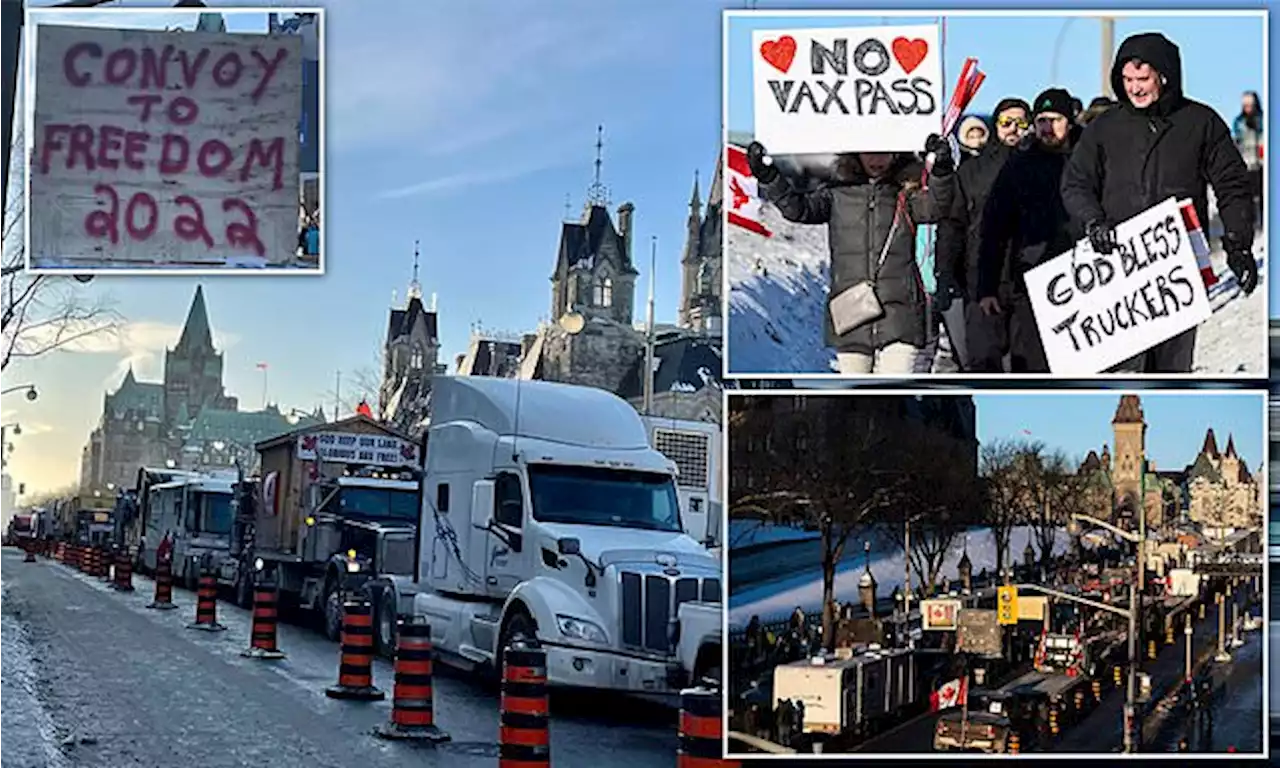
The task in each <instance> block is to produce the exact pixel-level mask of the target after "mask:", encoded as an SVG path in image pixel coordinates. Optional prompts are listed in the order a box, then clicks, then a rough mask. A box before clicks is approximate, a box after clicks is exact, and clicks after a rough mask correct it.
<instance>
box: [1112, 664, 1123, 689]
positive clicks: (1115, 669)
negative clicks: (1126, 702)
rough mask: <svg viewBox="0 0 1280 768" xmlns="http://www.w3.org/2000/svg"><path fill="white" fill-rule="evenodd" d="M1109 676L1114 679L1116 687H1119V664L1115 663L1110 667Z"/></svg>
mask: <svg viewBox="0 0 1280 768" xmlns="http://www.w3.org/2000/svg"><path fill="white" fill-rule="evenodd" d="M1111 677H1112V679H1114V680H1115V683H1116V687H1117V688H1119V687H1120V681H1121V678H1122V675H1121V673H1120V665H1119V664H1117V665H1115V666H1114V667H1112V668H1111Z"/></svg>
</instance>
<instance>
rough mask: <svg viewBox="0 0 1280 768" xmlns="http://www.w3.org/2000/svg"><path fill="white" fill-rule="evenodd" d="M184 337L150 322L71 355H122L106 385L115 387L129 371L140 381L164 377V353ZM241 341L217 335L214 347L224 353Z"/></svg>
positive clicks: (129, 325)
mask: <svg viewBox="0 0 1280 768" xmlns="http://www.w3.org/2000/svg"><path fill="white" fill-rule="evenodd" d="M181 336H182V326H181V325H173V324H170V323H155V322H150V321H143V322H135V323H127V324H125V325H124V326H123V327H122V328H120V330H119V331H118V332H116V333H112V334H103V335H100V336H94V337H91V338H90V339H87V340H86V342H87V343H85V344H81V345H76V346H75V347H74V348H69V349H68V351H71V352H80V353H85V354H100V355H101V354H106V355H121V357H120V358H119V360H118V361H117V362H116V367H115V370H114V371H113V372H112V373H111V374H110V375H109V376H108V377H107V380H106V381H105V382H104V383H105V384H107V385H108V386H111V387H114V386H115V385H117V384H119V382H120V379H121V378H123V377H124V375H125V373H127V372H128V371H129V369H130V368H132V369H133V372H134V375H135V376H138V377H139V378H141V379H149V378H150V379H158V378H159V377H160V376H161V375H162V374H163V372H164V371H163V368H164V365H163V363H164V353H165V350H168V349H170V348H172V347H173V346H174V345H175V344H177V343H178V338H179V337H181ZM239 341H240V337H239V336H237V335H236V334H233V333H220V332H218V331H214V333H213V345H214V347H215V348H217V349H218V350H219V351H223V352H225V351H226V350H227V349H228V348H230V347H233V346H235V345H236V343H238V342H239Z"/></svg>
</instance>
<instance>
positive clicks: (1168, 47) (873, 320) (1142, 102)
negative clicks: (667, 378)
mask: <svg viewBox="0 0 1280 768" xmlns="http://www.w3.org/2000/svg"><path fill="white" fill-rule="evenodd" d="M1110 84H1111V87H1112V90H1113V91H1114V93H1115V94H1116V98H1115V99H1112V98H1109V97H1106V96H1100V97H1098V98H1095V99H1093V100H1092V101H1091V102H1090V103H1089V105H1088V106H1087V107H1086V106H1085V105H1084V104H1083V103H1082V102H1081V101H1080V100H1079V99H1078V98H1076V97H1074V96H1073V95H1072V94H1070V93H1068V92H1067V91H1066V90H1064V89H1061V88H1049V89H1047V90H1045V91H1043V92H1042V93H1040V94H1039V95H1038V96H1036V98H1035V100H1034V101H1033V102H1030V103H1028V102H1027V101H1025V100H1023V99H1021V98H1015V97H1010V98H1004V99H1001V100H1000V101H999V102H998V103H997V104H996V107H995V110H994V112H993V113H992V115H991V118H990V121H989V122H988V121H986V120H983V119H982V118H978V117H973V116H970V117H967V118H965V119H963V120H961V121H960V123H959V125H958V127H957V129H956V132H955V136H954V140H955V143H956V144H957V145H958V147H959V152H956V153H953V152H952V151H951V141H949V140H948V139H947V138H944V137H940V136H936V135H935V136H931V137H930V139H929V141H928V142H927V144H926V146H925V147H924V148H923V149H924V152H923V153H921V154H919V155H917V154H913V153H897V154H894V153H870V152H864V153H857V154H854V155H848V156H845V157H843V158H842V159H841V162H840V164H839V166H838V167H837V169H836V174H835V180H834V181H832V182H830V183H826V184H823V185H820V186H818V187H816V188H814V187H811V186H807V185H805V184H803V183H801V181H799V180H797V179H794V178H791V177H789V176H787V175H784V174H782V173H780V172H779V170H778V168H776V167H775V166H774V164H773V162H772V159H771V158H770V157H769V155H768V151H767V149H766V148H765V147H764V146H762V145H761V144H759V143H758V142H754V143H752V144H751V145H750V146H749V147H748V148H747V161H748V164H749V165H750V166H751V172H752V174H753V175H754V176H755V177H756V178H757V180H758V181H759V183H760V189H761V194H762V196H764V197H765V198H766V199H768V200H770V201H771V202H772V203H773V204H774V205H775V206H776V207H777V209H778V210H779V212H780V213H781V214H782V216H784V217H785V218H787V219H788V220H790V221H793V222H797V223H803V224H815V225H825V226H826V227H827V228H828V234H829V249H830V254H831V268H830V290H829V296H828V311H827V312H826V313H825V315H826V318H825V322H826V340H827V343H828V345H830V346H831V347H833V348H835V350H836V363H837V368H838V370H839V371H840V372H841V373H844V374H866V373H887V374H910V373H913V372H917V371H918V370H919V366H920V362H921V360H922V358H923V357H924V356H926V349H927V347H928V341H929V339H930V338H932V336H933V332H934V331H935V330H936V329H937V327H938V324H939V323H941V324H944V325H945V326H946V332H947V337H948V338H949V340H950V347H951V355H952V357H953V358H954V363H955V365H956V366H957V367H958V368H959V369H960V370H962V371H965V372H972V373H1048V372H1049V367H1048V362H1047V360H1046V356H1045V352H1044V348H1043V345H1042V344H1041V341H1040V335H1039V332H1038V330H1037V327H1036V323H1035V318H1034V316H1033V314H1032V310H1031V302H1030V299H1029V297H1028V296H1027V291H1026V285H1025V282H1024V279H1023V276H1024V275H1025V274H1026V272H1027V271H1029V270H1031V269H1033V268H1034V267H1036V266H1038V265H1040V264H1042V263H1044V262H1045V261H1047V260H1049V259H1052V258H1054V257H1055V256H1057V255H1059V254H1061V253H1064V252H1067V251H1070V250H1071V249H1072V247H1073V246H1074V245H1075V243H1076V242H1077V241H1079V240H1081V239H1082V238H1086V237H1087V238H1088V239H1089V241H1090V245H1091V246H1092V248H1093V249H1094V251H1096V252H1097V253H1099V254H1110V253H1112V252H1113V251H1114V250H1115V249H1116V248H1117V244H1116V238H1115V230H1114V227H1115V225H1116V224H1118V223H1120V222H1123V221H1125V220H1127V219H1129V218H1131V217H1133V216H1135V215H1138V214H1140V213H1142V212H1143V211H1145V210H1147V209H1148V208H1150V207H1152V206H1154V205H1157V204H1159V203H1161V202H1163V201H1164V200H1167V199H1169V198H1170V197H1177V198H1179V199H1187V198H1189V199H1191V200H1192V201H1193V203H1194V206H1195V209H1196V212H1197V214H1198V216H1199V219H1200V221H1202V222H1208V221H1209V220H1210V217H1209V208H1208V206H1209V202H1208V189H1209V187H1212V188H1213V192H1214V195H1215V197H1216V201H1217V210H1218V219H1219V220H1220V222H1221V226H1222V250H1223V251H1224V252H1225V254H1226V259H1227V265H1228V267H1229V268H1230V270H1231V272H1232V273H1233V274H1234V275H1235V278H1236V280H1237V281H1238V284H1239V286H1240V289H1241V290H1242V291H1243V292H1244V293H1245V294H1246V295H1247V294H1249V293H1252V292H1253V290H1254V289H1255V288H1256V287H1257V284H1258V266H1257V262H1256V260H1255V258H1254V256H1253V240H1254V228H1255V225H1256V224H1258V223H1259V222H1260V221H1261V219H1262V217H1261V204H1262V164H1263V162H1264V156H1263V138H1264V137H1263V120H1262V104H1261V101H1260V100H1259V98H1258V95H1257V94H1256V93H1254V92H1248V93H1246V94H1244V97H1243V99H1242V107H1241V113H1240V115H1239V117H1237V118H1236V119H1235V121H1234V124H1233V126H1231V127H1228V125H1227V123H1226V121H1224V120H1223V119H1222V118H1221V117H1220V116H1219V115H1218V114H1217V113H1216V112H1215V111H1213V109H1211V108H1210V107H1208V106H1206V105H1204V104H1202V103H1200V102H1197V101H1195V100H1193V99H1191V98H1188V97H1187V96H1186V95H1185V94H1184V93H1183V90H1182V61H1181V54H1180V52H1179V49H1178V47H1177V45H1175V44H1174V43H1173V42H1172V41H1170V40H1169V39H1168V38H1166V37H1165V36H1164V35H1162V34H1159V33H1144V34H1138V35H1134V36H1132V37H1129V38H1128V39H1126V40H1125V41H1124V42H1123V43H1122V44H1121V45H1120V48H1119V49H1118V51H1117V54H1116V57H1115V61H1114V65H1113V67H1112V70H1111V83H1110ZM930 158H931V159H932V162H931V164H928V163H927V161H928V160H929V159H930ZM921 224H936V240H935V244H934V245H935V259H934V278H935V285H936V288H935V290H934V291H933V295H932V296H929V295H927V292H926V290H925V288H924V281H923V280H922V279H921V275H920V271H919V266H918V263H919V262H918V259H917V255H918V254H917V248H918V243H917V238H916V227H917V225H921ZM1195 336H1196V330H1195V329H1194V328H1193V329H1191V330H1189V331H1186V332H1184V333H1182V334H1179V335H1178V336H1175V337H1173V338H1171V339H1168V340H1166V341H1164V342H1162V343H1160V344H1157V345H1156V346H1154V347H1152V348H1151V349H1148V350H1147V351H1145V352H1143V353H1142V354H1139V355H1137V356H1135V357H1133V358H1131V359H1129V360H1126V361H1123V362H1122V363H1120V364H1119V365H1117V366H1115V367H1114V368H1112V369H1111V371H1112V372H1125V373H1188V372H1190V371H1191V370H1192V366H1193V362H1194V360H1193V358H1194V350H1195Z"/></svg>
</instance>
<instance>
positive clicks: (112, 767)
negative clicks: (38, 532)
mask: <svg viewBox="0 0 1280 768" xmlns="http://www.w3.org/2000/svg"><path fill="white" fill-rule="evenodd" d="M20 561H21V554H20V553H17V552H16V551H14V550H11V549H5V550H4V552H3V571H4V581H5V587H6V591H5V594H4V599H3V602H2V603H0V610H2V611H3V615H4V619H5V622H6V623H5V627H4V631H5V635H4V643H5V649H4V654H3V655H4V662H5V679H4V695H5V696H6V697H7V696H9V695H10V690H11V688H13V689H15V690H19V693H18V701H19V702H22V701H23V699H22V695H23V693H22V692H24V691H25V692H27V693H30V692H33V691H34V692H35V693H36V695H37V696H38V704H40V705H42V706H43V710H44V711H45V712H47V713H48V717H49V719H50V721H51V723H52V732H53V736H52V738H48V737H47V736H46V735H45V734H46V733H47V731H48V728H47V727H46V726H45V725H42V724H41V723H42V721H40V720H39V719H33V717H23V718H22V719H21V720H20V721H19V725H18V727H19V728H20V729H21V730H19V731H18V733H19V734H22V735H20V736H18V737H16V738H6V739H5V743H4V749H3V750H2V754H3V760H2V761H0V764H2V765H3V766H4V768H10V766H12V768H37V767H38V766H59V767H60V766H63V765H65V766H68V768H78V767H79V766H94V767H97V766H101V767H102V768H124V767H125V766H148V767H149V768H155V767H156V766H177V765H192V766H198V768H224V766H225V768H232V767H233V766H234V767H235V768H240V767H241V766H259V765H263V766H265V765H271V766H280V767H281V768H294V767H297V768H302V767H303V766H305V768H327V767H329V766H332V767H333V768H352V766H359V768H374V767H375V766H405V765H414V766H424V767H431V766H436V767H438V768H455V766H456V767H457V768H481V767H482V766H483V768H492V766H493V765H495V764H496V760H497V736H498V701H497V696H496V694H495V691H494V690H493V689H492V687H490V686H486V685H482V684H480V683H478V682H477V681H476V680H475V679H474V677H472V676H468V675H463V674H457V673H451V672H448V671H446V670H444V669H443V668H441V667H440V666H437V672H436V676H435V680H434V686H433V687H434V691H435V716H436V722H437V724H438V725H439V726H440V727H441V728H443V729H444V730H445V731H447V732H449V733H450V734H451V736H452V737H453V741H452V742H450V743H448V744H443V745H440V746H439V747H435V748H430V747H424V748H418V747H415V746H414V745H411V744H403V743H399V742H385V741H382V740H379V739H376V738H374V737H373V736H372V735H370V731H371V730H372V729H373V728H374V727H376V726H378V725H381V724H383V723H385V722H386V721H387V720H388V718H389V717H390V710H391V705H390V699H391V694H392V687H393V686H392V681H393V669H392V666H391V665H390V664H389V663H388V662H386V661H383V660H381V659H378V660H376V661H375V663H374V683H375V685H377V686H378V687H380V688H383V689H384V690H385V691H386V693H387V701H383V702H375V703H367V704H362V703H352V702H343V701H335V700H332V699H329V698H327V697H326V696H325V695H324V689H325V688H326V687H327V686H330V685H333V684H334V683H335V682H336V681H337V673H338V657H339V651H338V647H337V644H336V643H331V642H329V641H328V640H326V639H324V638H323V637H321V636H319V635H318V634H316V633H314V632H313V631H311V630H309V629H305V628H302V627H295V626H291V625H281V626H280V628H279V645H280V648H281V649H282V650H283V651H284V652H285V653H287V654H288V658H286V659H285V660H283V661H278V662H261V661H255V660H251V659H245V658H243V657H241V656H240V651H241V650H243V649H244V648H245V647H246V646H247V645H248V639H249V624H250V621H249V613H248V612H247V611H244V610H241V609H239V608H236V607H234V606H231V605H228V604H226V603H222V602H219V604H218V621H219V622H220V623H222V624H224V625H226V626H227V630H226V631H225V632H218V633H207V632H198V631H194V630H188V629H186V625H187V624H188V623H189V622H191V621H192V619H193V618H194V597H193V595H192V594H191V593H189V592H186V591H184V590H175V594H174V602H175V603H177V604H178V606H179V608H178V609H177V610H173V611H152V610H148V609H147V608H146V605H147V603H149V602H150V601H151V598H152V594H153V593H152V589H153V585H152V582H150V581H149V580H147V579H142V578H136V579H135V586H136V587H137V590H136V591H135V592H133V593H130V594H121V593H118V592H114V591H112V590H111V589H109V588H108V587H107V586H106V585H105V584H102V583H101V582H98V581H97V580H95V579H90V578H88V577H86V576H84V575H83V574H80V573H76V572H72V571H70V570H69V569H67V568H65V567H63V566H60V565H57V564H55V563H53V562H50V561H46V560H41V561H40V562H39V563H37V564H27V563H22V562H20ZM11 624H12V625H13V626H14V627H15V629H18V630H21V632H22V633H23V634H24V635H25V638H26V642H27V644H28V646H27V647H29V649H30V651H29V658H30V659H32V660H33V663H31V664H30V665H29V668H30V671H31V674H32V677H31V678H30V681H31V682H30V685H29V686H28V687H27V688H22V685H21V683H20V682H19V681H20V680H22V679H23V678H22V677H21V675H15V676H14V678H13V679H11V678H10V664H11V663H14V664H18V663H20V662H19V661H17V660H19V659H22V658H24V657H22V656H21V655H18V656H15V657H14V660H11V659H10V645H9V642H10V625H11ZM28 698H30V697H28ZM619 699H620V697H616V696H615V697H611V698H591V697H572V698H569V697H557V696H555V695H553V697H552V701H551V707H552V721H551V726H550V730H551V745H552V746H551V750H552V761H553V764H554V765H557V766H570V767H573V766H596V765H600V764H601V755H602V753H606V752H607V754H608V755H609V758H608V759H609V760H610V761H613V760H616V761H618V764H626V765H629V766H631V765H634V766H637V767H642V766H663V767H664V768H665V767H666V766H670V765H671V764H672V762H673V760H674V755H675V750H676V733H675V717H674V713H673V712H671V711H670V710H667V709H663V710H661V712H660V713H654V712H653V711H652V710H647V709H639V708H636V707H632V706H630V705H628V704H627V703H626V702H625V701H620V700H619ZM4 703H5V704H6V705H8V704H9V703H10V702H9V700H8V699H7V698H6V700H5V702H4ZM27 703H30V702H29V701H28V702H27ZM4 709H5V713H4V714H5V721H4V727H5V733H4V736H6V737H9V736H10V732H9V722H10V712H9V711H8V709H9V708H8V707H7V706H6V707H5V708H4ZM18 709H19V711H18V713H16V714H17V715H19V716H22V715H23V714H24V713H27V712H38V711H40V710H39V709H38V708H35V707H33V706H20V707H19V708H18ZM28 723H34V725H31V724H28ZM33 733H39V734H41V743H42V744H43V745H44V746H43V747H41V749H44V750H46V751H47V750H48V749H49V748H50V745H52V747H53V748H54V749H55V751H56V752H58V753H60V754H61V757H62V759H63V760H65V762H62V763H55V762H51V761H50V760H49V759H45V758H44V757H42V755H43V754H44V753H43V752H32V753H31V754H32V755H33V756H32V757H22V756H20V754H19V749H18V748H13V747H16V744H13V743H11V742H18V741H20V740H21V741H23V742H30V737H29V734H33Z"/></svg>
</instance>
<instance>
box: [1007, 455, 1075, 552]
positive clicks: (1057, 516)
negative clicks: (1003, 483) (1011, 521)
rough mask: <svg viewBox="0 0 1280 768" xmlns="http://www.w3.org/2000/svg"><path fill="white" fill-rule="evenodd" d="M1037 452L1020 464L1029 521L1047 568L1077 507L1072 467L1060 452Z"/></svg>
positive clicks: (1026, 456) (1022, 460)
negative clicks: (1055, 544) (1059, 537)
mask: <svg viewBox="0 0 1280 768" xmlns="http://www.w3.org/2000/svg"><path fill="white" fill-rule="evenodd" d="M1036 447H1037V448H1038V450H1035V451H1034V452H1028V453H1025V454H1023V456H1022V459H1021V460H1020V462H1019V463H1020V464H1021V467H1022V471H1023V472H1024V476H1025V477H1026V482H1027V502H1028V505H1029V506H1028V513H1029V514H1028V518H1027V522H1028V523H1029V524H1030V526H1031V533H1032V538H1033V539H1034V540H1035V544H1036V549H1037V550H1038V552H1039V558H1038V559H1039V562H1040V563H1042V564H1048V562H1049V560H1050V558H1052V557H1053V545H1054V543H1055V542H1056V541H1057V539H1058V535H1059V533H1060V532H1061V531H1063V530H1064V529H1065V528H1066V527H1067V523H1068V522H1069V521H1070V519H1071V515H1072V514H1073V513H1074V512H1075V511H1076V510H1075V509H1074V507H1075V505H1076V504H1077V503H1078V500H1077V499H1076V498H1073V492H1074V491H1075V490H1076V489H1077V487H1078V483H1077V478H1076V470H1075V467H1073V466H1072V464H1071V462H1070V461H1069V460H1068V459H1067V457H1066V455H1065V454H1063V453H1062V452H1060V451H1053V452H1050V451H1047V450H1045V449H1044V448H1042V447H1040V446H1036Z"/></svg>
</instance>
